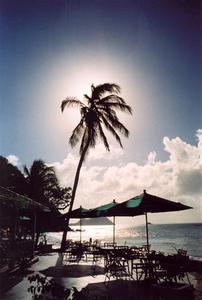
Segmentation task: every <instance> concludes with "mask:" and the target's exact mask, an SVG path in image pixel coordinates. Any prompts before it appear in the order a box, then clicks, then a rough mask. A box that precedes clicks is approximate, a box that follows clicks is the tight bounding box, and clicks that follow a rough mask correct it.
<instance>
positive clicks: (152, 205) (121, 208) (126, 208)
mask: <svg viewBox="0 0 202 300" xmlns="http://www.w3.org/2000/svg"><path fill="white" fill-rule="evenodd" d="M190 208H192V207H190V206H187V205H184V204H182V203H180V202H173V201H170V200H167V199H164V198H160V197H157V196H154V195H150V194H148V193H146V191H145V190H144V193H143V194H141V195H139V196H136V197H133V198H131V199H129V200H127V201H124V202H122V203H120V204H117V205H116V206H114V207H113V208H111V209H110V210H109V211H108V216H138V215H143V214H145V218H146V236H147V246H149V234H148V220H147V213H157V212H169V211H180V210H185V209H190Z"/></svg>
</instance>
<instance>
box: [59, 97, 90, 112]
mask: <svg viewBox="0 0 202 300" xmlns="http://www.w3.org/2000/svg"><path fill="white" fill-rule="evenodd" d="M70 106H79V107H84V106H85V104H84V103H83V102H81V101H80V100H78V99H76V98H71V97H70V98H69V97H68V98H66V99H64V100H63V101H62V103H61V106H60V108H61V111H62V112H63V111H64V109H65V107H70Z"/></svg>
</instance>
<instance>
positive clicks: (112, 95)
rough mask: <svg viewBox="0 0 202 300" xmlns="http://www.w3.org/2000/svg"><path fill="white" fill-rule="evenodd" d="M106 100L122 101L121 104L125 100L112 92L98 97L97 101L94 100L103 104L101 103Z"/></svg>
mask: <svg viewBox="0 0 202 300" xmlns="http://www.w3.org/2000/svg"><path fill="white" fill-rule="evenodd" d="M106 102H115V103H116V102H118V103H122V104H125V103H126V102H125V100H124V99H123V98H122V97H120V96H118V95H114V94H111V95H108V96H106V97H103V98H101V99H98V101H97V102H96V104H103V103H106Z"/></svg>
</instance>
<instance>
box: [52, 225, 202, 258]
mask: <svg viewBox="0 0 202 300" xmlns="http://www.w3.org/2000/svg"><path fill="white" fill-rule="evenodd" d="M72 228H73V229H74V230H75V231H74V232H68V236H67V238H68V239H72V240H75V241H76V240H77V241H79V240H80V235H81V239H82V241H89V239H90V238H91V239H92V240H93V241H94V240H96V239H98V240H100V241H101V242H103V243H104V242H110V241H112V239H113V226H112V225H102V226H96V225H91V226H83V227H82V232H81V233H80V232H79V231H76V230H78V229H79V227H78V226H73V227H72ZM61 237H62V233H60V232H59V233H48V234H47V240H48V242H49V243H53V244H55V245H57V246H59V244H60V241H61ZM116 243H117V244H118V245H128V246H142V245H145V244H146V230H145V226H144V225H141V226H130V227H127V226H126V225H119V224H117V225H116ZM149 243H150V244H151V248H152V249H153V250H156V251H161V252H164V253H165V254H172V253H176V252H177V249H184V250H187V254H188V255H189V256H190V257H193V258H194V259H198V260H202V223H193V224H190V223H189V224H161V225H157V224H149Z"/></svg>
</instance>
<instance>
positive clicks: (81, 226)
mask: <svg viewBox="0 0 202 300" xmlns="http://www.w3.org/2000/svg"><path fill="white" fill-rule="evenodd" d="M81 241H82V221H81V219H80V243H81Z"/></svg>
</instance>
